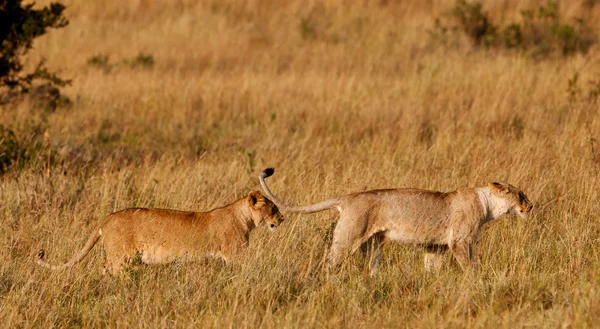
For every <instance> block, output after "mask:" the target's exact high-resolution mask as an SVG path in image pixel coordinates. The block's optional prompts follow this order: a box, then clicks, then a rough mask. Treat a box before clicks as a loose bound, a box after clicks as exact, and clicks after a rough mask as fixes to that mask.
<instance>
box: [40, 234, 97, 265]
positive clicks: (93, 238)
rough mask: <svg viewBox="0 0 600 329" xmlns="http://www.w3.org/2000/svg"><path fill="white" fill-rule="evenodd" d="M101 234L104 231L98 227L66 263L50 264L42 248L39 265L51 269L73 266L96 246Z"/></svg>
mask: <svg viewBox="0 0 600 329" xmlns="http://www.w3.org/2000/svg"><path fill="white" fill-rule="evenodd" d="M101 235H102V231H101V230H100V228H97V229H96V230H95V231H94V233H93V234H92V235H91V236H90V238H89V239H88V240H87V242H86V244H85V246H83V248H82V249H81V250H80V251H79V252H78V253H77V254H75V256H73V257H72V258H71V259H70V260H69V261H68V262H66V263H65V264H62V265H52V264H49V263H48V262H46V260H44V256H45V254H46V252H45V251H44V249H41V250H40V251H38V253H37V257H36V260H35V262H36V263H38V264H39V265H41V266H43V267H45V268H49V269H51V270H62V269H64V268H67V267H71V266H73V265H75V264H77V263H79V262H80V261H81V260H82V259H83V257H85V256H86V255H87V254H88V253H89V252H90V250H92V248H93V247H94V245H95V244H96V242H98V239H100V236H101Z"/></svg>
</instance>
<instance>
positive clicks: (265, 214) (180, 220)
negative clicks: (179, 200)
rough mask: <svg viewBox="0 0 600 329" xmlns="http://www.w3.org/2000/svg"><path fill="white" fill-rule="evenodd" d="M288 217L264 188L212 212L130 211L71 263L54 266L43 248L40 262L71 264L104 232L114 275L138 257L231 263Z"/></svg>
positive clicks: (107, 223)
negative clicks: (258, 231)
mask: <svg viewBox="0 0 600 329" xmlns="http://www.w3.org/2000/svg"><path fill="white" fill-rule="evenodd" d="M282 221H283V216H282V215H281V213H280V212H279V210H278V209H277V206H275V204H273V202H271V200H269V199H267V198H265V197H263V196H262V195H261V194H260V192H258V191H252V192H250V194H248V196H247V197H245V198H242V199H240V200H238V201H236V202H234V203H232V204H229V205H227V206H225V207H221V208H216V209H213V210H210V211H207V212H185V211H177V210H167V209H143V208H137V209H125V210H121V211H118V212H115V213H113V214H110V215H108V216H107V217H106V218H105V219H104V221H103V222H102V223H101V224H100V226H98V227H97V228H96V229H95V230H94V232H93V233H92V235H91V236H90V237H89V239H88V241H87V243H86V244H85V246H84V247H83V249H81V250H80V251H79V252H78V253H77V254H75V256H73V257H72V258H71V260H69V261H68V262H67V263H65V264H62V265H50V264H49V263H47V262H46V261H45V260H44V254H45V252H44V250H43V249H42V250H40V251H39V252H38V255H37V259H36V262H37V263H38V264H39V265H41V266H44V267H46V268H49V269H52V270H60V269H64V268H67V267H71V266H73V265H75V264H77V263H79V262H80V261H81V260H82V259H83V258H84V257H85V256H86V255H87V254H88V252H89V251H90V250H91V249H92V247H93V246H94V245H95V244H96V242H97V241H98V239H99V238H100V237H101V236H102V237H103V240H104V241H103V242H104V249H105V250H106V263H105V269H106V270H107V271H108V272H109V273H111V274H116V273H118V272H119V271H120V270H121V269H122V268H123V266H124V265H126V264H128V263H129V262H130V261H131V260H132V259H133V258H134V257H136V256H140V258H141V261H142V263H145V264H160V263H167V262H170V261H172V260H174V259H176V258H181V257H183V258H188V257H194V256H217V257H220V258H222V259H223V260H225V261H226V262H227V261H228V260H229V259H230V257H231V256H232V255H233V254H234V253H236V252H238V251H240V250H241V249H243V248H245V247H246V246H247V245H248V242H249V234H250V231H252V229H254V228H255V227H257V226H258V225H261V224H263V223H266V224H267V225H268V226H269V227H270V228H271V229H272V230H274V229H276V228H277V227H278V226H279V224H280V223H281V222H282Z"/></svg>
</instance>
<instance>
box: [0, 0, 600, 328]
mask: <svg viewBox="0 0 600 329" xmlns="http://www.w3.org/2000/svg"><path fill="white" fill-rule="evenodd" d="M46 3H47V2H45V1H43V2H41V4H46ZM63 3H64V4H65V5H66V6H67V11H66V13H67V16H68V18H69V19H70V24H69V25H68V26H67V27H66V28H64V29H60V30H55V31H52V32H50V33H49V34H48V35H46V36H44V37H43V38H40V39H39V40H37V41H36V43H35V49H34V50H33V51H32V52H31V53H30V54H29V59H30V61H29V63H35V62H36V61H37V60H38V59H39V58H42V57H45V58H46V59H47V64H48V66H49V67H50V68H51V69H54V70H58V71H59V74H60V75H62V76H63V77H65V78H71V79H73V83H72V85H71V86H69V87H66V88H64V89H63V90H62V92H63V94H64V95H66V96H68V97H69V98H70V99H71V101H72V103H71V104H70V105H69V106H62V107H59V108H58V109H57V110H55V111H51V112H48V111H44V110H40V109H38V108H36V107H35V106H33V105H34V104H31V103H27V102H25V103H21V104H19V105H17V106H12V107H4V108H2V112H0V122H1V123H2V124H4V125H7V126H10V127H11V128H12V129H13V130H15V132H16V133H17V134H21V136H23V139H24V140H29V141H30V142H31V140H34V139H35V140H37V141H38V145H42V146H41V147H42V151H40V152H38V153H37V156H36V157H34V158H31V159H29V161H28V162H27V163H26V165H24V166H20V167H14V168H12V169H10V170H8V172H7V173H5V174H4V175H3V176H1V177H0V250H1V252H0V319H2V320H1V321H2V326H3V327H5V328H26V327H40V328H50V327H113V328H129V327H142V328H158V327H168V328H187V327H196V328H223V327H235V328H257V327H262V328H282V327H303V328H305V327H306V328H308V327H312V328H338V327H346V328H366V327H373V328H377V327H390V328H395V327H407V328H440V327H447V328H452V327H474V328H478V327H479V328H483V327H485V328H497V327H504V328H519V327H550V328H552V327H561V328H565V327H567V328H568V327H573V328H586V327H588V328H591V327H597V326H598V323H599V322H598V321H600V218H599V215H598V214H599V213H600V203H599V202H598V200H599V199H598V197H599V193H598V192H599V190H598V179H599V177H600V176H599V175H600V174H599V171H600V150H599V149H600V145H599V144H598V142H596V140H597V139H600V115H599V113H598V110H597V108H598V105H597V104H596V103H595V97H594V91H595V89H594V88H597V86H596V84H597V82H598V79H599V78H600V52H599V50H598V49H599V48H598V46H593V47H592V48H591V49H590V50H589V51H588V52H587V53H577V54H574V55H571V56H546V57H544V58H540V57H537V56H533V55H529V54H526V53H523V52H519V51H509V50H504V49H492V50H486V49H483V48H481V47H480V48H477V47H474V46H473V45H472V44H471V43H470V42H469V40H467V39H460V38H454V39H452V42H443V40H442V41H440V40H438V39H436V38H432V35H431V31H432V29H433V27H434V19H435V18H436V17H440V16H441V15H443V14H444V13H445V12H447V11H448V10H450V9H451V8H452V6H453V5H454V3H453V2H449V1H417V0H409V1H398V3H395V2H392V1H389V2H387V1H372V2H369V1H355V2H352V1H350V2H348V1H337V0H331V1H308V2H306V1H301V0H293V1H275V0H273V1H234V0H229V1H191V0H184V1H172V2H171V1H164V3H161V4H159V3H155V2H152V1H133V0H131V1H122V2H106V1H99V0H93V1H85V2H82V1H64V2H63ZM565 3H566V2H565ZM540 4H544V3H543V2H538V1H516V0H515V1H513V0H508V1H499V0H497V1H493V0H490V1H486V2H485V3H484V6H483V8H484V9H485V10H486V11H488V13H489V14H490V16H491V17H492V18H494V19H495V20H497V21H498V22H500V21H503V20H505V21H510V20H517V19H518V17H519V10H521V9H523V8H529V7H532V6H533V7H535V6H537V5H540ZM559 12H560V14H561V15H562V17H564V18H565V19H569V18H572V17H583V18H586V19H587V20H588V22H592V23H591V24H592V25H591V27H592V28H593V29H595V30H598V28H599V27H600V23H598V22H600V5H594V3H593V1H583V2H581V3H580V2H576V3H571V4H569V5H566V4H562V5H561V6H559ZM594 22H596V23H594ZM448 38H450V37H448ZM139 54H142V55H144V56H147V57H149V56H151V58H150V59H149V58H147V57H146V58H145V59H144V56H141V57H138V58H137V60H136V56H138V55H139ZM575 74H577V79H574V77H575ZM569 81H571V84H569ZM596 97H597V95H596ZM32 127H34V128H35V129H34V128H32ZM267 166H273V167H275V168H276V173H275V175H274V176H273V177H272V178H270V183H271V186H272V188H273V190H274V191H275V192H276V193H277V194H279V195H281V196H282V198H283V199H285V200H287V201H289V202H291V203H294V204H307V203H311V202H314V201H318V200H322V199H325V198H328V197H330V196H334V195H339V194H345V193H350V192H355V191H363V190H366V189H376V188H387V187H420V188H427V189H435V190H442V191H449V190H453V189H456V188H460V187H474V186H482V185H485V184H487V183H488V182H490V181H494V180H504V181H508V182H511V183H512V184H514V185H516V186H519V187H521V188H522V189H523V190H524V191H525V192H526V193H527V194H528V196H529V198H530V199H531V200H532V201H533V202H534V204H535V208H534V214H533V215H532V216H531V217H530V219H528V220H522V219H518V218H516V217H514V216H508V217H505V218H503V219H501V220H498V221H496V222H492V223H490V224H489V225H488V226H487V227H486V228H485V230H484V233H483V235H482V238H481V241H480V243H479V246H480V248H479V255H480V256H481V259H482V267H481V269H480V271H479V272H478V273H477V274H475V275H473V276H465V275H463V273H462V272H461V271H460V269H459V268H458V267H457V266H456V265H450V266H447V267H446V268H445V269H444V270H442V271H441V272H440V273H438V274H435V275H432V274H426V273H425V272H424V269H423V266H422V253H421V250H420V249H419V248H415V247H408V246H398V245H392V244H388V245H386V247H385V248H384V254H383V258H382V261H383V262H382V268H381V271H380V273H379V275H378V276H377V277H374V278H371V277H369V276H368V273H367V271H366V270H365V269H364V266H363V265H364V261H363V260H362V258H361V257H360V255H358V254H357V255H354V256H352V257H350V258H349V259H348V261H347V262H346V263H345V265H344V267H343V270H342V271H341V272H340V273H339V274H337V275H334V276H332V277H330V278H326V276H325V275H324V274H323V272H322V270H321V263H320V262H321V259H322V256H323V254H324V252H325V251H326V250H327V243H328V241H329V240H328V239H329V236H330V227H331V223H332V221H335V214H333V213H327V212H324V213H320V214H316V215H294V214H284V215H286V221H285V222H284V223H283V225H282V226H281V227H280V229H279V230H278V231H277V232H275V233H270V232H268V230H267V229H265V228H259V229H257V230H256V231H254V232H253V233H252V235H251V247H250V248H249V250H248V252H247V253H246V254H245V256H244V257H243V262H240V263H237V264H234V265H223V264H221V263H219V262H213V261H199V262H197V263H191V264H181V263H177V262H176V263H174V264H170V265H167V266H162V267H147V268H143V269H141V270H132V271H128V272H125V273H124V274H123V275H122V276H121V277H110V276H104V275H103V274H102V261H103V259H102V258H103V251H102V248H100V247H99V245H97V246H96V248H94V249H93V250H92V252H91V253H90V255H89V256H88V257H87V258H86V259H85V260H84V261H83V262H82V263H81V264H79V265H77V266H75V267H74V268H72V269H71V270H66V271H62V272H51V271H48V270H46V269H43V268H40V267H38V266H37V265H35V263H34V262H33V260H34V256H35V254H36V252H37V250H39V249H40V248H45V249H46V251H47V255H48V258H49V261H51V262H53V263H60V262H64V261H66V260H67V259H69V257H71V255H73V253H74V252H75V251H76V250H78V249H79V248H81V247H82V245H83V244H84V242H85V241H86V239H87V237H88V235H89V234H90V232H91V230H92V229H93V228H94V227H95V226H96V225H97V223H98V221H99V220H100V219H102V218H103V217H104V216H106V215H107V214H109V213H111V212H113V211H116V210H119V209H123V208H128V207H161V208H175V209H183V210H207V209H210V208H214V207H217V206H221V205H224V204H226V203H229V202H232V201H234V200H236V199H237V198H239V197H241V196H243V195H245V194H246V193H248V192H249V191H250V190H252V189H258V188H259V184H258V179H257V176H258V174H259V173H260V171H261V170H262V169H263V168H264V167H267Z"/></svg>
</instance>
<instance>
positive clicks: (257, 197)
mask: <svg viewBox="0 0 600 329" xmlns="http://www.w3.org/2000/svg"><path fill="white" fill-rule="evenodd" d="M248 202H250V206H251V207H254V208H256V209H260V208H262V206H264V205H265V198H264V197H263V196H262V194H260V192H258V191H252V192H250V193H249V194H248Z"/></svg>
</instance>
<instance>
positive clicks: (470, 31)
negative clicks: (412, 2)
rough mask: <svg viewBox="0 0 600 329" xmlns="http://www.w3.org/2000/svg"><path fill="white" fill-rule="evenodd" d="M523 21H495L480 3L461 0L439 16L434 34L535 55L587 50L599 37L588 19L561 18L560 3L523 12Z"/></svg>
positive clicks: (573, 52) (442, 37)
mask: <svg viewBox="0 0 600 329" xmlns="http://www.w3.org/2000/svg"><path fill="white" fill-rule="evenodd" d="M520 14H521V22H517V23H510V24H506V25H504V26H501V25H495V24H494V23H492V21H491V19H490V18H489V17H488V14H487V13H486V12H484V11H483V9H482V5H481V4H480V3H477V2H476V3H469V2H466V1H464V0H459V1H458V2H457V3H456V5H455V7H454V8H453V9H452V10H451V11H450V12H449V13H448V14H446V15H444V16H443V17H441V18H438V19H436V23H435V28H434V30H433V31H432V33H431V34H432V36H434V37H436V38H438V39H446V38H449V37H452V36H455V35H456V34H457V32H459V33H462V34H463V35H465V36H467V38H468V39H470V40H471V42H472V43H473V45H474V46H476V47H479V46H484V47H486V48H500V47H504V48H505V49H511V50H520V51H523V52H525V53H528V54H531V55H533V56H536V57H540V56H549V55H551V54H559V55H563V56H566V55H572V54H575V53H586V52H587V51H588V50H589V49H590V47H591V46H592V45H593V44H594V43H596V42H597V36H596V34H595V33H594V31H593V30H592V29H591V28H589V26H588V25H587V24H586V23H585V21H583V20H581V19H574V20H573V22H574V23H573V24H566V23H564V22H562V21H561V19H560V17H559V15H558V6H557V4H556V3H555V2H552V1H550V2H548V3H547V4H546V5H545V6H540V7H538V8H537V9H536V10H523V11H521V13H520Z"/></svg>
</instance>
